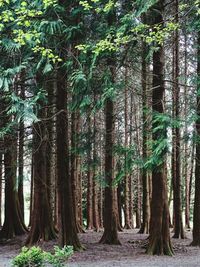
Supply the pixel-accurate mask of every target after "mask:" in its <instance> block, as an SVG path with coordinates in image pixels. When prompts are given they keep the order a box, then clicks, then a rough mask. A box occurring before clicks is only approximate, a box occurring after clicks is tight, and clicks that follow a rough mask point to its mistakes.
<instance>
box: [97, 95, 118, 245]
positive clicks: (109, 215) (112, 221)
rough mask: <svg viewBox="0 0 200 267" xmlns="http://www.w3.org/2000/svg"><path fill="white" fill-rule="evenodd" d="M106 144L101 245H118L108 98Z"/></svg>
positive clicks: (111, 117)
mask: <svg viewBox="0 0 200 267" xmlns="http://www.w3.org/2000/svg"><path fill="white" fill-rule="evenodd" d="M105 122H106V137H105V139H106V143H105V181H106V188H105V199H104V233H103V236H102V238H101V240H100V243H102V244H113V245H119V244H120V242H119V239H118V234H117V228H118V223H117V211H116V206H115V201H114V198H115V196H114V194H115V190H114V188H113V184H112V183H113V144H114V136H113V133H114V103H113V101H112V100H111V99H110V98H108V99H107V100H106V104H105Z"/></svg>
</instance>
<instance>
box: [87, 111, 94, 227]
mask: <svg viewBox="0 0 200 267" xmlns="http://www.w3.org/2000/svg"><path fill="white" fill-rule="evenodd" d="M87 128H88V132H87V135H88V147H87V229H88V230H91V229H94V224H93V174H92V141H91V139H92V131H91V112H88V114H87Z"/></svg>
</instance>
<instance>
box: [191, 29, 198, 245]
mask: <svg viewBox="0 0 200 267" xmlns="http://www.w3.org/2000/svg"><path fill="white" fill-rule="evenodd" d="M197 46H198V48H197V120H196V134H197V138H196V140H197V141H196V155H195V163H196V165H195V198H194V217H193V241H192V245H193V246H200V227H199V225H200V192H199V190H200V95H199V90H200V32H198V41H197Z"/></svg>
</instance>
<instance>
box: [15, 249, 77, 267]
mask: <svg viewBox="0 0 200 267" xmlns="http://www.w3.org/2000/svg"><path fill="white" fill-rule="evenodd" d="M72 254H73V247H71V246H64V247H63V248H61V249H60V248H59V247H57V246H55V247H54V253H53V254H52V253H50V252H45V251H43V250H42V249H41V248H40V247H31V248H27V247H23V248H22V250H21V252H20V254H19V255H17V256H16V257H15V258H14V259H13V261H12V266H13V267H30V266H31V267H43V266H46V264H47V263H49V264H51V265H52V266H54V267H62V266H64V261H66V260H67V259H68V258H69V257H70V256H71V255H72Z"/></svg>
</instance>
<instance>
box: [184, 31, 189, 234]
mask: <svg viewBox="0 0 200 267" xmlns="http://www.w3.org/2000/svg"><path fill="white" fill-rule="evenodd" d="M184 46H185V51H184V76H185V81H184V84H185V86H184V118H185V120H186V118H187V109H188V100H187V99H188V98H187V75H188V67H187V65H188V60H187V57H188V55H187V54H188V53H187V49H188V47H187V33H186V32H185V36H184ZM184 135H185V140H184V166H183V175H184V178H185V226H186V227H187V228H188V229H190V194H189V183H190V181H189V172H188V165H189V164H188V156H189V153H188V138H187V135H188V127H187V121H185V129H184Z"/></svg>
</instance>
